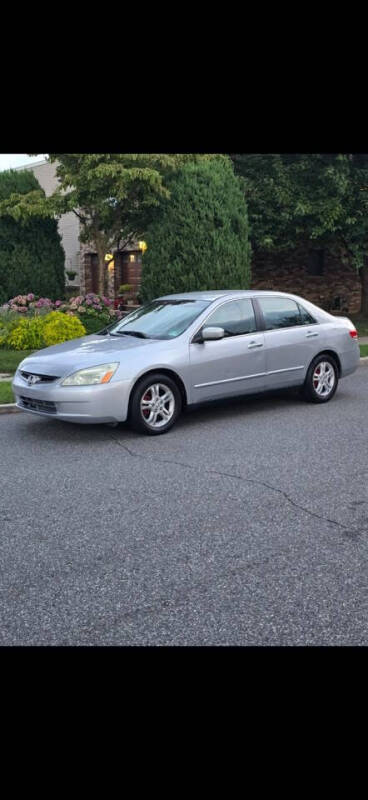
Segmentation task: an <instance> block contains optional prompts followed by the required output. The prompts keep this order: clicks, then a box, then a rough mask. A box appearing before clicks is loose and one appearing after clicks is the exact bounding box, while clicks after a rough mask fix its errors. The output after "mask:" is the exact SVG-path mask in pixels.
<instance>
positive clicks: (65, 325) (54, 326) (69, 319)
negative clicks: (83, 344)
mask: <svg viewBox="0 0 368 800" xmlns="http://www.w3.org/2000/svg"><path fill="white" fill-rule="evenodd" d="M41 319H42V322H43V338H44V342H45V345H46V347H49V346H50V345H52V344H61V342H67V341H69V339H77V338H78V337H79V336H84V335H85V333H86V329H85V327H84V325H82V323H81V321H80V319H78V317H73V316H69V315H68V314H62V313H60V311H51V313H50V314H47V316H46V317H41Z"/></svg>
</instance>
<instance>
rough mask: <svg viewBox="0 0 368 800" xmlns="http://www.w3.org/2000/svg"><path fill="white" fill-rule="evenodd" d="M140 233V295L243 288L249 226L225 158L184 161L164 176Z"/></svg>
mask: <svg viewBox="0 0 368 800" xmlns="http://www.w3.org/2000/svg"><path fill="white" fill-rule="evenodd" d="M167 186H168V189H169V190H170V198H169V199H167V200H166V199H165V200H163V201H162V202H161V204H160V208H159V209H158V211H157V215H156V216H155V219H154V220H153V222H152V223H151V225H150V226H149V227H148V230H147V232H146V235H145V239H146V241H147V245H148V248H147V251H146V252H145V254H144V256H143V259H142V286H141V292H140V294H141V296H142V298H143V299H144V300H150V299H152V298H153V297H157V296H159V295H162V294H170V293H172V292H174V293H175V292H188V291H194V290H196V291H201V290H205V289H224V288H226V289H247V288H248V287H249V285H250V257H251V250H250V244H249V227H248V218H247V208H246V203H245V200H244V194H243V191H242V189H241V185H240V181H239V178H237V177H236V176H235V175H234V171H233V167H232V164H231V162H230V159H229V158H227V157H226V156H218V157H217V158H213V159H211V160H209V161H200V162H198V163H187V164H185V165H184V166H183V167H182V168H181V169H180V170H178V171H177V172H176V173H175V174H173V175H172V176H171V178H170V179H168V181H167Z"/></svg>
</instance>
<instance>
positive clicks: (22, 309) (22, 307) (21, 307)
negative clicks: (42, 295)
mask: <svg viewBox="0 0 368 800" xmlns="http://www.w3.org/2000/svg"><path fill="white" fill-rule="evenodd" d="M18 311H25V312H27V308H26V306H19V308H18Z"/></svg>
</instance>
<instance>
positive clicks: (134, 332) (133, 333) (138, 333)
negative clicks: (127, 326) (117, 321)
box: [113, 331, 151, 339]
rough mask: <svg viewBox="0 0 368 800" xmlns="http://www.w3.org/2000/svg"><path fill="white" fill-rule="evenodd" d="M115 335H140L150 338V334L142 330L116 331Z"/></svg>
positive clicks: (140, 337)
mask: <svg viewBox="0 0 368 800" xmlns="http://www.w3.org/2000/svg"><path fill="white" fill-rule="evenodd" d="M113 336H138V338H139V339H150V338H151V337H150V336H147V334H146V333H142V332H141V331H115V333H114V334H113Z"/></svg>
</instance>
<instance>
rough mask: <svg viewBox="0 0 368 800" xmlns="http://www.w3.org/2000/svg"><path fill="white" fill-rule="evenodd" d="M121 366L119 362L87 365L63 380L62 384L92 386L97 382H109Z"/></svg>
mask: <svg viewBox="0 0 368 800" xmlns="http://www.w3.org/2000/svg"><path fill="white" fill-rule="evenodd" d="M118 366H119V362H118V361H115V362H114V363H113V364H99V365H98V367H87V369H79V370H78V372H73V375H69V377H68V378H65V380H64V381H63V382H62V384H61V385H62V386H91V385H92V384H95V383H108V382H109V381H110V380H111V378H112V376H113V375H114V373H115V372H116V370H117V368H118Z"/></svg>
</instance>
